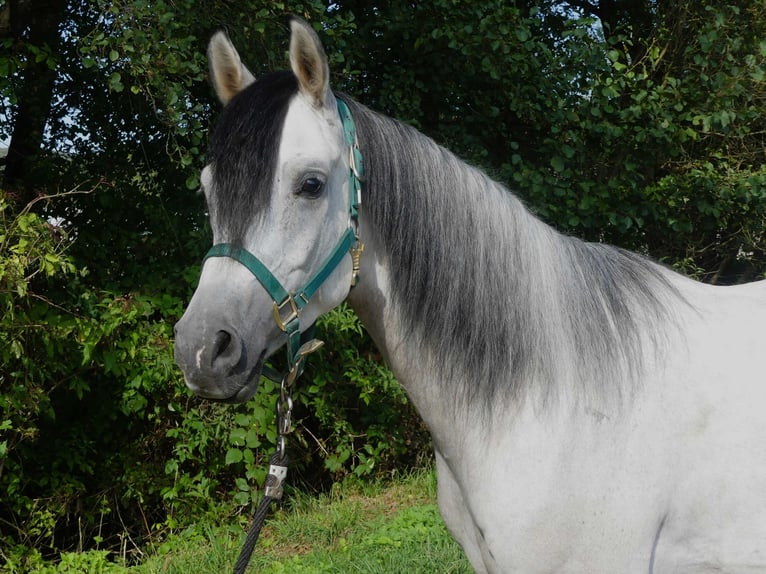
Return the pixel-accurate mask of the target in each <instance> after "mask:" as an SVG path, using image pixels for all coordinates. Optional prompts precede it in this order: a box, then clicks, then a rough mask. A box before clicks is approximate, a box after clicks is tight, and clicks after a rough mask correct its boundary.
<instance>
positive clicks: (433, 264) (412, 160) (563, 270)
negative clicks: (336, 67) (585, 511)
mask: <svg viewBox="0 0 766 574" xmlns="http://www.w3.org/2000/svg"><path fill="white" fill-rule="evenodd" d="M342 99H343V100H344V101H345V102H346V103H347V104H348V105H349V107H350V109H351V112H352V115H353V117H354V120H355V123H356V126H357V134H358V138H359V142H360V147H361V148H362V153H363V155H364V161H365V169H366V181H365V184H364V192H363V193H364V196H363V207H362V209H363V210H364V211H365V213H366V215H367V216H368V217H369V218H370V220H371V221H372V222H373V227H374V232H375V233H376V238H377V239H378V240H379V241H380V243H381V245H382V246H383V249H384V251H385V253H386V255H387V257H388V260H389V262H390V267H391V277H393V278H394V280H393V281H392V285H391V289H392V291H393V298H394V300H395V305H396V307H397V309H399V310H400V316H401V320H402V321H403V324H404V328H405V329H407V330H408V332H409V337H410V338H411V342H412V343H413V344H415V343H416V342H417V343H418V344H420V345H425V348H426V349H427V351H428V352H427V354H424V356H427V357H428V358H430V360H431V365H430V366H431V367H432V368H435V369H440V371H437V372H440V373H442V374H443V375H444V376H443V379H444V381H445V384H447V385H451V386H452V389H451V390H452V391H453V393H454V395H455V396H454V400H456V401H468V402H469V403H474V402H475V401H481V402H483V403H485V405H483V406H485V407H491V405H492V404H494V402H495V401H496V400H508V399H510V400H517V399H519V398H521V397H525V396H527V395H528V394H529V393H530V392H535V393H536V395H537V396H538V397H541V398H542V400H543V401H549V400H551V399H555V398H556V397H557V396H558V395H560V393H562V392H572V391H574V392H575V393H578V394H577V395H575V396H574V397H573V399H572V400H575V401H577V400H580V401H585V402H587V403H589V404H593V403H594V402H597V401H599V400H602V399H603V400H606V399H609V398H610V397H616V398H617V399H618V400H622V398H624V397H625V396H627V395H629V394H630V393H631V392H632V389H633V387H634V384H633V383H636V382H637V381H638V380H639V379H640V375H641V374H642V373H643V370H644V368H645V367H646V363H647V361H649V360H651V359H652V357H653V356H657V353H658V352H661V347H662V345H661V342H662V338H663V334H664V333H665V332H666V331H667V327H668V326H669V325H670V324H672V319H671V315H672V313H671V307H670V303H671V301H673V300H674V299H676V300H677V299H678V298H680V294H679V293H678V291H677V290H676V288H675V287H674V286H673V285H672V284H671V283H670V280H669V273H668V271H667V270H666V269H665V268H663V267H661V266H660V265H658V264H656V263H654V262H652V261H650V260H649V259H647V258H644V257H642V256H640V255H637V254H634V253H631V252H628V251H625V250H622V249H619V248H616V247H612V246H608V245H604V244H598V243H586V242H584V241H581V240H579V239H577V238H574V237H568V236H564V235H561V234H559V233H558V232H556V231H555V230H553V229H552V228H551V227H549V226H547V225H545V224H544V223H542V222H541V221H540V220H538V219H537V218H535V217H534V216H533V215H532V214H531V213H530V212H529V211H528V210H527V209H526V208H525V207H524V206H523V204H522V203H521V201H519V199H518V198H516V197H515V196H514V195H513V194H512V193H511V192H510V191H509V190H508V189H506V188H505V187H503V186H502V185H501V184H499V183H497V182H495V181H493V180H491V179H490V178H489V177H488V176H487V175H485V174H484V173H482V172H481V171H480V170H478V169H476V168H474V167H472V166H470V165H468V164H467V163H465V162H463V161H461V160H460V159H458V158H457V157H456V156H455V155H453V154H452V153H451V152H449V151H447V150H446V149H444V148H442V147H441V146H439V145H437V144H436V143H435V142H434V141H433V140H431V139H430V138H428V137H426V136H425V135H423V134H421V133H419V132H418V131H417V130H415V129H414V128H412V127H409V126H407V125H404V124H402V123H400V122H398V121H396V120H392V119H390V118H387V117H385V116H382V115H379V114H377V113H375V112H372V111H371V110H369V109H367V108H366V107H364V106H362V105H361V104H358V103H356V102H355V101H353V100H352V99H350V98H346V97H342ZM563 383H568V384H566V385H564V384H563Z"/></svg>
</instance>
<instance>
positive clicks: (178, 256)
mask: <svg viewBox="0 0 766 574" xmlns="http://www.w3.org/2000/svg"><path fill="white" fill-rule="evenodd" d="M43 8H45V9H43ZM288 13H295V14H299V15H301V16H303V17H305V18H306V19H308V20H309V21H311V22H312V23H313V24H314V25H315V27H316V28H317V30H318V31H319V32H320V34H321V35H322V37H323V40H324V41H325V46H326V49H327V53H328V57H329V59H330V65H331V70H332V73H333V85H334V87H335V88H336V89H338V90H342V91H345V92H347V93H349V94H351V95H352V96H354V97H356V98H357V99H358V100H360V101H362V102H363V103H365V104H367V105H369V106H370V107H372V108H374V109H377V110H379V111H382V112H383V113H386V114H388V115H391V116H394V117H397V118H399V119H402V120H403V121H406V122H409V123H412V124H414V125H415V126H417V127H418V128H419V129H421V130H422V131H424V132H425V133H427V134H428V135H430V136H431V137H433V138H434V139H436V140H437V141H438V142H440V143H442V144H444V145H445V146H447V147H449V148H450V149H452V150H454V151H455V152H457V153H458V154H459V155H461V156H462V157H464V158H466V159H467V160H469V161H471V162H473V163H476V164H479V165H481V166H482V167H484V168H485V169H486V170H487V171H488V172H489V173H490V174H491V175H492V176H493V177H495V178H497V179H499V180H502V181H504V182H506V183H507V184H508V185H509V187H511V188H512V189H514V190H516V191H517V192H518V193H519V194H520V195H521V196H522V197H523V198H524V199H525V201H526V202H527V204H528V205H529V206H530V207H531V208H532V209H533V210H535V211H536V212H537V213H538V214H539V215H540V216H541V217H542V218H543V219H545V220H546V221H548V222H549V223H550V224H552V225H554V226H556V227H557V228H559V229H561V230H563V231H567V232H571V233H575V234H578V235H580V236H582V237H585V238H587V239H590V240H594V241H608V242H612V243H617V244H619V245H622V246H625V247H628V248H632V249H635V250H639V251H641V252H645V253H648V254H651V255H653V256H655V257H657V258H660V259H662V260H664V261H666V262H667V263H669V264H672V265H676V266H677V267H679V268H680V269H682V270H684V271H686V272H688V273H691V274H693V275H695V276H697V277H699V278H701V279H703V280H707V281H711V282H719V283H722V282H725V283H729V282H739V281H744V280H748V279H752V278H756V277H762V276H763V273H764V271H765V270H766V248H765V247H764V245H766V244H765V243H764V220H765V219H766V167H765V166H764V159H765V154H764V149H766V136H765V134H766V125H765V124H766V119H765V118H766V114H765V113H764V111H765V108H766V82H765V80H766V78H765V77H764V76H765V75H766V74H765V72H764V70H766V40H764V38H766V7H764V5H763V3H762V2H759V1H757V0H749V1H745V2H713V1H712V0H701V1H691V0H681V1H678V2H672V3H671V2H668V1H666V0H646V1H644V2H632V1H626V0H570V1H566V2H565V1H558V2H557V1H553V0H526V1H522V0H519V1H517V2H501V1H499V0H473V1H471V2H459V1H456V0H435V1H434V2H429V3H413V2H404V1H402V0H385V1H381V2H375V3H369V2H359V1H356V0H345V1H341V2H333V3H323V2H319V1H318V0H310V1H308V2H297V1H283V2H265V1H262V0H247V1H244V2H233V1H231V0H202V1H201V2H200V1H192V0H173V1H171V0H159V1H151V2H150V1H149V0H117V1H114V2H101V1H97V0H90V1H87V2H76V1H74V0H69V1H66V0H41V1H40V2H31V1H30V0H0V46H2V52H0V139H3V140H9V141H10V145H9V150H8V155H7V157H6V158H5V159H4V160H3V161H4V173H3V183H2V190H1V191H2V193H1V194H0V308H2V319H0V357H2V366H1V367H0V492H2V493H3V495H2V496H0V549H2V550H0V552H1V554H0V556H2V557H3V558H4V559H5V560H7V561H8V565H9V566H8V569H9V570H13V569H14V568H18V569H24V568H29V567H30V564H33V563H34V561H35V560H36V559H37V558H35V556H38V555H39V553H42V554H45V555H47V554H55V553H57V552H59V551H61V550H73V549H77V548H79V547H103V548H107V549H117V548H121V547H122V548H123V550H124V549H125V548H126V545H128V542H126V541H128V540H130V541H133V542H131V543H130V544H131V548H134V546H135V547H139V546H141V544H143V543H144V542H146V541H153V540H155V539H156V537H157V536H159V535H161V531H162V530H163V529H164V528H176V527H181V526H183V525H185V524H187V523H188V522H189V521H190V520H192V519H193V517H194V516H196V515H198V514H199V513H201V512H207V511H211V509H213V508H214V507H215V505H216V503H217V501H220V500H223V499H227V498H229V497H233V498H234V499H235V500H236V501H237V502H238V503H240V504H248V503H250V502H251V501H252V500H253V499H254V497H256V496H257V490H255V485H256V484H258V483H260V482H261V481H262V480H263V473H264V469H263V468H262V467H260V466H258V463H260V462H261V459H262V458H263V456H264V453H266V454H268V452H269V450H270V448H271V447H272V446H273V443H274V440H275V435H274V433H275V430H274V427H273V421H272V418H273V411H272V409H273V401H274V389H273V385H271V383H268V382H266V381H264V383H263V385H262V389H261V391H260V392H259V393H258V395H257V396H256V398H255V399H254V400H253V401H252V402H250V403H249V404H247V405H240V406H238V407H222V406H219V405H212V404H208V403H204V402H201V401H199V400H198V399H195V398H193V397H191V396H190V395H189V393H188V392H187V391H186V390H185V389H184V386H183V383H182V379H181V376H180V373H179V372H178V370H177V369H176V368H175V366H174V364H173V359H172V325H173V323H174V322H175V321H176V320H177V319H178V318H179V316H180V314H181V312H182V309H183V306H184V304H185V302H186V301H188V299H189V297H190V295H191V291H192V289H193V286H194V284H195V282H196V278H197V275H198V272H199V260H200V258H201V256H202V254H203V253H204V251H205V249H206V248H207V246H208V245H209V242H210V237H209V231H208V229H207V224H206V220H205V213H204V210H205V206H204V201H203V200H202V198H201V196H200V195H199V194H197V193H196V188H197V186H198V181H197V177H198V173H199V170H200V168H201V167H202V165H203V164H204V162H205V148H206V141H207V131H208V127H209V125H210V123H211V121H213V120H214V118H215V115H216V114H217V112H218V104H217V102H216V101H215V99H214V97H213V95H212V92H211V89H210V87H209V86H208V84H207V82H206V74H207V70H206V65H207V64H206V58H205V48H206V43H207V39H208V37H209V36H210V34H211V33H212V31H213V30H215V29H216V28H218V27H221V26H227V27H228V29H229V32H230V34H231V36H232V37H233V40H234V42H235V44H236V45H237V46H238V48H239V49H240V52H241V53H242V54H243V55H244V57H245V59H246V61H247V63H248V66H249V67H250V68H251V69H252V70H253V71H254V72H255V73H256V75H257V74H259V73H263V72H266V71H270V70H274V69H279V68H283V67H285V65H286V49H287V29H286V17H285V15H286V14H288ZM84 190H88V193H81V192H83V191H84ZM320 329H321V330H322V333H321V337H322V338H324V339H325V340H327V341H328V345H327V346H326V348H325V349H323V350H322V353H323V355H322V356H321V357H320V360H316V361H312V362H311V363H310V367H309V370H308V372H307V373H306V375H305V377H304V379H302V381H305V383H304V386H303V387H302V388H301V389H300V391H299V394H300V396H299V399H300V401H299V404H300V405H301V406H299V407H298V409H299V412H298V415H299V417H298V418H299V419H300V420H299V424H298V425H297V429H296V440H295V441H293V448H294V450H295V453H294V456H293V458H294V460H296V462H297V470H298V472H297V473H295V475H296V476H298V477H300V478H301V479H302V480H304V481H305V483H306V484H312V485H321V484H326V483H327V482H328V481H329V480H331V479H332V478H335V477H338V476H342V475H343V474H344V473H356V474H360V475H364V474H369V473H376V472H380V471H385V470H386V469H389V468H392V467H394V466H396V465H401V464H413V463H414V462H415V461H416V460H418V458H419V456H420V453H421V452H423V451H427V450H428V449H427V446H425V444H424V443H425V441H426V439H425V438H424V437H425V435H424V431H423V429H422V427H421V426H420V425H419V423H418V422H417V418H416V416H415V413H414V412H413V411H412V409H411V408H410V407H409V405H408V404H407V402H406V399H405V397H404V395H403V393H402V391H401V389H399V388H398V386H397V385H396V383H395V381H394V380H393V378H392V377H391V374H390V373H389V372H388V371H387V370H386V369H385V367H384V366H383V364H382V360H381V358H380V357H379V356H378V354H377V352H376V351H375V349H374V347H373V346H372V344H371V343H370V341H369V339H367V338H366V337H365V335H364V331H363V329H362V327H361V326H360V325H359V323H358V321H357V320H356V318H355V317H354V316H353V314H352V313H351V312H350V311H349V310H348V309H346V308H342V309H340V310H338V311H337V312H335V313H333V314H331V315H329V316H328V317H326V318H325V319H324V320H323V323H322V324H321V325H320ZM134 542H135V545H134ZM121 545H122V546H121ZM134 550H135V548H134ZM136 552H139V551H138V550H136Z"/></svg>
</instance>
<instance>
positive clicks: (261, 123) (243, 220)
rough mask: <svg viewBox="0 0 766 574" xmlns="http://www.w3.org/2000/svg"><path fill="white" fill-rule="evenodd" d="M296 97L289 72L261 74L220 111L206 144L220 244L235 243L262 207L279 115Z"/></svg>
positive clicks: (279, 126)
mask: <svg viewBox="0 0 766 574" xmlns="http://www.w3.org/2000/svg"><path fill="white" fill-rule="evenodd" d="M297 92H298V82H297V79H296V77H295V75H294V74H293V73H292V72H291V71H283V72H275V73H272V74H267V75H265V76H262V77H261V78H258V80H257V81H256V82H254V83H253V84H251V85H250V86H248V87H247V88H246V89H244V90H243V91H242V92H241V93H239V94H237V95H236V96H235V97H234V98H233V99H232V100H231V101H230V102H229V103H228V104H227V105H226V107H224V109H223V111H222V112H221V115H220V117H219V119H218V121H217V123H216V126H215V129H214V130H213V133H212V137H211V140H210V154H209V156H210V157H209V162H210V165H211V167H212V173H213V183H214V189H215V192H214V193H213V194H212V196H211V197H209V198H208V201H209V202H210V205H209V210H210V214H211V218H212V219H213V220H214V224H215V225H216V226H217V228H218V229H219V230H220V232H221V233H222V234H223V235H224V237H223V238H222V240H225V241H228V242H230V243H236V244H241V243H242V242H243V241H244V237H245V234H246V233H247V230H248V228H249V226H250V225H251V224H252V223H253V222H254V221H256V220H257V219H258V217H259V215H260V214H261V213H263V211H264V210H265V209H266V207H267V206H268V203H269V198H270V192H271V189H272V187H273V186H272V184H273V181H274V174H275V171H276V163H277V152H278V150H279V144H280V139H281V134H282V130H283V126H284V120H285V116H286V115H287V109H288V107H289V104H290V101H291V100H292V98H293V96H294V95H295V94H296V93H297Z"/></svg>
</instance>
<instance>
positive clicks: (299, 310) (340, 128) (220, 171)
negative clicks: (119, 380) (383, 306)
mask: <svg viewBox="0 0 766 574" xmlns="http://www.w3.org/2000/svg"><path fill="white" fill-rule="evenodd" d="M208 57H209V60H210V76H211V79H212V82H213V85H214V88H215V91H216V93H217V95H218V97H219V99H220V100H221V102H222V103H223V104H224V109H223V111H222V113H221V116H220V118H219V120H218V123H217V125H216V127H215V129H214V131H213V134H212V137H211V142H210V147H211V149H210V153H209V157H210V162H209V164H208V165H207V166H206V167H205V169H204V170H203V171H202V175H201V178H200V181H201V183H202V188H203V191H204V194H205V197H206V200H207V206H208V212H209V217H210V223H211V227H212V231H213V241H214V247H213V249H211V251H210V252H209V253H208V257H207V258H206V259H205V262H204V265H203V268H202V273H201V276H200V280H199V285H198V286H197V289H196V291H195V293H194V296H193V297H192V299H191V302H190V303H189V306H188V307H187V309H186V312H185V313H184V315H183V317H182V318H181V320H180V321H179V322H178V324H177V325H176V340H175V358H176V362H177V363H178V364H179V366H180V367H181V369H182V370H183V373H184V377H185V380H186V384H187V386H188V387H189V388H190V389H191V390H192V391H194V392H195V393H196V394H198V395H200V396H202V397H205V398H209V399H214V400H222V401H229V402H242V401H246V400H248V399H249V398H250V397H252V396H253V394H254V393H255V391H256V390H257V387H258V381H259V378H260V374H261V372H262V368H263V364H264V361H265V359H266V358H268V357H269V356H270V355H271V354H273V353H274V352H275V351H277V350H278V349H279V348H280V347H282V346H283V345H285V344H286V343H287V344H288V348H290V347H291V346H293V347H294V345H292V342H293V340H298V339H300V332H301V331H305V330H306V329H307V328H308V327H309V326H310V325H311V324H312V323H313V322H314V321H315V320H316V319H317V317H319V316H320V315H321V314H322V313H325V312H326V311H328V310H330V309H332V308H333V307H335V306H337V305H338V304H340V303H341V302H342V301H343V300H344V299H345V298H346V296H347V294H348V292H349V289H350V285H351V280H350V279H351V276H352V275H353V271H352V269H353V264H352V257H351V256H350V255H349V249H350V248H351V247H352V245H353V244H354V243H355V241H356V237H355V235H356V234H355V231H356V229H355V227H356V221H355V214H356V206H355V204H354V197H355V193H356V192H355V191H354V190H353V189H350V188H351V187H353V183H354V179H353V177H352V178H349V173H352V174H353V173H354V170H353V166H352V165H351V164H353V161H352V159H350V158H353V153H354V152H353V150H352V152H351V154H349V150H350V149H351V147H352V146H350V144H349V138H348V126H347V124H346V123H344V119H343V118H342V117H341V116H342V114H343V110H344V107H343V106H344V104H342V102H341V103H339V102H338V101H336V98H335V96H334V95H333V92H332V90H331V89H330V83H329V68H328V65H327V57H326V55H325V52H324V49H323V48H322V45H321V42H320V41H319V38H318V37H317V35H316V33H315V32H314V31H313V30H312V29H311V27H310V26H309V25H308V24H306V23H305V22H303V21H301V20H298V19H294V20H292V21H291V38H290V64H291V71H286V72H277V73H275V74H270V75H266V76H264V77H262V78H259V79H256V78H255V77H254V76H253V74H251V73H250V72H249V71H248V70H247V68H246V67H245V66H244V65H243V64H242V61H241V60H240V57H239V54H238V53H237V51H236V49H235V48H234V46H233V44H232V43H231V41H230V39H229V38H228V36H227V35H226V34H225V33H224V32H218V33H216V34H215V35H214V36H213V38H212V39H211V41H210V45H209V48H208ZM339 109H340V111H339ZM346 111H347V108H346ZM349 121H350V120H349ZM352 125H353V124H352ZM352 130H353V127H352ZM350 170H351V171H350ZM292 354H293V355H294V354H295V349H294V348H293V350H292ZM290 357H291V355H290V354H288V360H290Z"/></svg>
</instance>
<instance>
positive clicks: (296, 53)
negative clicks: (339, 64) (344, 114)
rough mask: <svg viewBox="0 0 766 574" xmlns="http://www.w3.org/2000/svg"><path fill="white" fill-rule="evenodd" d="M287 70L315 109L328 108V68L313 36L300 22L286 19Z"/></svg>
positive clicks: (331, 100)
mask: <svg viewBox="0 0 766 574" xmlns="http://www.w3.org/2000/svg"><path fill="white" fill-rule="evenodd" d="M290 30H291V32H292V33H291V35H290V67H291V68H292V69H293V73H294V74H295V75H296V77H297V78H298V87H299V88H300V91H301V93H303V94H304V95H305V96H307V97H308V98H309V101H311V103H312V104H314V105H315V106H316V107H323V106H326V107H332V104H333V100H334V96H333V95H332V91H331V90H330V68H329V66H328V65H327V55H326V54H325V52H324V48H323V47H322V42H321V41H320V40H319V36H317V34H316V32H314V30H313V28H312V27H311V26H309V25H308V23H306V22H305V21H304V20H301V19H300V18H297V17H293V18H291V19H290Z"/></svg>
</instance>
